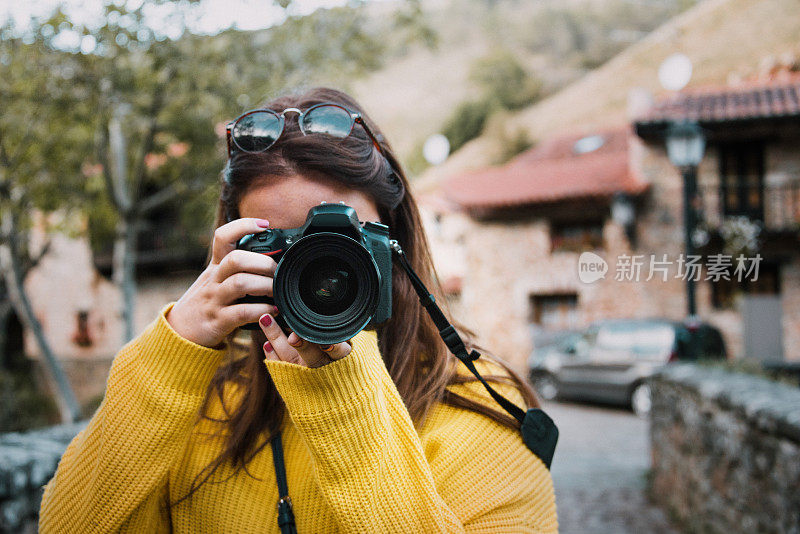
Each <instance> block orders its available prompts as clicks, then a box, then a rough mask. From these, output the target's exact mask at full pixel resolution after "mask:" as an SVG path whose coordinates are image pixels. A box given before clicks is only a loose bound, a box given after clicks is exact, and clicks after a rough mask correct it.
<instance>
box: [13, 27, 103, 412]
mask: <svg viewBox="0 0 800 534" xmlns="http://www.w3.org/2000/svg"><path fill="white" fill-rule="evenodd" d="M40 30H41V28H36V29H34V30H31V31H32V32H38V31H40ZM37 35H39V36H40V35H41V34H29V35H27V36H26V37H25V39H23V38H21V37H19V36H15V29H14V28H13V27H11V25H9V24H6V25H5V26H4V27H2V28H0V66H1V68H2V75H0V109H2V113H0V267H2V269H0V270H1V271H2V277H3V285H4V287H5V291H3V294H4V295H3V298H4V299H8V301H9V302H10V304H11V305H12V306H13V308H14V310H15V311H16V313H17V316H18V317H19V318H20V320H21V321H22V322H23V324H24V325H25V326H26V327H27V328H28V329H29V330H30V331H31V332H32V333H33V336H34V339H35V340H36V342H37V344H38V346H39V349H40V351H41V353H42V355H43V357H44V363H45V365H46V367H47V369H48V370H49V373H50V375H51V376H52V378H53V379H54V381H55V383H56V387H57V390H58V392H59V400H60V403H59V404H60V409H61V412H62V418H63V419H64V420H67V421H70V420H74V419H76V418H77V417H78V416H79V413H80V409H79V406H78V403H77V401H76V399H75V395H74V393H73V391H72V388H71V387H70V384H69V382H68V381H67V379H66V376H65V374H64V372H63V370H62V368H61V366H60V364H59V361H58V359H57V358H56V357H55V355H54V354H53V351H52V349H51V347H50V346H49V344H48V343H47V339H46V338H45V336H44V333H43V330H42V326H41V324H40V323H39V321H38V319H37V317H36V315H35V314H34V312H33V309H32V307H31V303H30V300H29V299H28V297H27V295H26V293H25V289H24V285H23V282H24V280H25V276H26V275H27V273H28V272H29V271H30V270H31V269H32V268H33V267H34V266H35V265H36V264H37V263H38V261H39V260H40V259H41V258H42V256H43V255H44V254H46V253H47V249H48V243H45V244H44V245H43V246H42V247H40V249H39V250H36V251H34V250H32V249H31V248H30V243H31V239H30V233H31V228H32V226H33V219H32V215H33V213H34V211H35V210H38V211H40V212H47V211H52V210H53V209H54V208H55V207H56V206H57V205H60V206H64V207H69V206H75V205H76V204H77V203H78V202H79V199H78V198H77V197H76V195H75V194H74V191H76V190H77V189H79V187H80V184H79V183H78V181H77V178H78V176H79V174H80V173H79V169H80V164H81V155H82V154H84V153H85V152H86V149H87V142H88V139H87V137H86V135H85V131H84V130H83V129H82V128H81V127H80V125H79V121H78V120H77V119H78V118H79V117H80V116H81V114H82V112H83V110H84V108H83V107H82V104H81V101H82V97H83V96H85V95H84V94H83V93H82V92H81V90H80V89H79V88H76V87H74V86H72V85H71V84H69V83H63V82H64V80H65V79H67V78H69V77H70V76H71V73H73V72H74V71H75V68H76V65H75V64H74V62H72V61H71V60H70V58H68V57H64V56H63V55H62V54H59V53H56V52H54V51H53V50H52V49H49V48H48V47H47V46H46V45H44V44H43V43H42V42H41V41H40V40H37V39H36V38H35V37H36V36H37ZM32 37H33V38H32ZM25 41H30V44H29V43H27V42H25ZM42 95H47V98H42ZM44 223H45V224H48V222H47V221H46V220H45V221H44ZM3 308H6V309H7V306H3ZM6 316H7V315H6ZM2 324H3V325H4V324H5V317H4V318H3V323H2Z"/></svg>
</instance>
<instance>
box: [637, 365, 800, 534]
mask: <svg viewBox="0 0 800 534" xmlns="http://www.w3.org/2000/svg"><path fill="white" fill-rule="evenodd" d="M651 446H652V462H653V466H652V477H651V481H650V490H651V494H652V498H653V499H654V500H655V501H656V502H658V503H659V504H660V505H662V506H663V507H664V508H665V509H666V510H667V511H668V512H669V513H670V514H671V515H672V516H673V518H674V519H675V521H676V522H677V523H679V524H681V525H682V526H683V527H684V528H685V530H686V531H688V532H702V533H714V532H720V533H726V534H728V533H733V532H792V533H796V532H800V389H798V388H797V387H793V386H789V385H786V384H780V383H777V382H773V381H771V380H768V379H765V378H761V377H756V376H751V375H745V374H741V373H732V372H729V371H724V370H721V369H718V368H706V367H702V366H695V365H689V364H686V365H676V366H671V367H670V368H668V369H667V370H665V371H663V372H662V373H661V374H660V375H659V376H657V377H656V379H655V380H654V382H653V409H652V413H651Z"/></svg>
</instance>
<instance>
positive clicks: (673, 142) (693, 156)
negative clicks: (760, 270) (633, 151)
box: [666, 121, 706, 318]
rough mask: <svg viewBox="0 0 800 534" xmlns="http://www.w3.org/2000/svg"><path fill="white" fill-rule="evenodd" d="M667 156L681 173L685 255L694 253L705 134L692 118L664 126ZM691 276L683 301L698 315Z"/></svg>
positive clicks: (690, 310) (687, 282)
mask: <svg viewBox="0 0 800 534" xmlns="http://www.w3.org/2000/svg"><path fill="white" fill-rule="evenodd" d="M666 144H667V156H668V157H669V161H670V162H671V163H672V164H673V165H675V166H676V167H677V168H678V169H679V170H680V171H681V175H682V176H683V226H684V241H685V248H686V258H687V260H688V258H689V257H690V256H692V255H693V254H694V243H693V242H692V236H693V234H694V229H695V228H694V227H695V224H696V223H697V213H696V208H695V202H696V199H697V166H698V165H700V161H701V160H702V159H703V153H704V152H705V148H706V138H705V135H704V134H703V129H702V128H700V126H699V125H698V124H697V123H696V122H694V121H686V122H676V123H673V124H672V125H670V126H669V128H667V132H666ZM694 289H695V288H694V279H693V277H692V276H687V277H686V301H687V312H688V315H689V318H693V317H694V316H695V315H697V303H696V301H695V295H694Z"/></svg>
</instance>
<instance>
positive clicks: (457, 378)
mask: <svg viewBox="0 0 800 534" xmlns="http://www.w3.org/2000/svg"><path fill="white" fill-rule="evenodd" d="M322 102H335V103H338V104H341V105H344V106H345V107H347V108H349V109H350V110H352V111H357V112H359V113H361V115H362V117H363V119H364V120H365V121H366V122H367V123H368V124H369V126H370V128H371V129H372V131H373V132H374V133H375V134H376V135H377V136H378V138H379V139H382V141H381V147H382V148H383V149H384V151H385V153H386V154H387V158H388V160H389V161H387V158H384V157H383V156H382V155H381V154H380V153H379V151H378V150H375V148H374V146H373V144H372V142H371V141H370V139H369V137H368V136H367V134H366V132H365V131H364V129H363V128H361V127H360V126H359V125H356V126H355V127H354V129H353V132H352V133H351V134H350V136H348V137H347V138H345V139H337V138H333V137H331V136H326V135H314V134H312V135H307V136H306V135H303V134H302V133H301V132H300V131H299V128H298V126H297V121H296V120H292V119H293V118H294V115H292V114H290V115H288V116H287V118H286V126H285V130H284V133H283V135H282V136H281V137H280V138H279V139H278V141H277V142H276V143H275V145H273V146H272V147H270V149H269V150H267V151H265V152H263V153H257V154H252V153H243V152H241V151H239V152H235V153H234V154H233V155H232V156H231V157H230V158H229V160H228V162H227V165H226V166H225V169H224V170H223V173H222V179H221V188H222V189H221V193H220V198H219V205H218V208H217V218H216V222H215V225H214V227H215V228H217V227H219V226H221V225H223V224H225V223H226V222H227V221H229V220H233V219H236V218H238V217H239V214H238V204H239V201H240V200H241V199H242V197H243V196H244V194H245V193H246V192H247V191H248V189H249V188H250V187H253V186H254V185H256V184H258V183H259V182H261V183H263V182H262V181H263V180H269V179H270V178H271V177H277V176H286V175H290V174H301V175H304V176H310V177H313V176H315V175H317V176H319V175H322V176H326V177H328V178H331V179H333V180H335V181H337V182H340V183H342V184H345V185H347V186H348V187H352V188H353V189H357V190H360V191H363V192H365V193H366V194H367V195H368V196H369V197H370V198H371V199H373V201H374V202H375V203H376V205H377V206H378V212H379V215H380V216H381V220H382V222H384V223H385V224H387V225H388V226H389V230H390V234H391V237H392V238H393V239H396V240H397V241H398V242H399V243H400V246H401V247H402V248H403V250H404V251H405V254H406V257H407V259H408V261H409V263H410V264H411V266H412V268H413V269H414V270H415V271H416V272H417V274H418V275H419V277H420V279H421V280H422V281H423V283H424V284H425V285H426V286H427V287H428V288H429V289H430V290H431V292H432V293H433V294H434V296H435V297H436V298H437V302H440V303H442V302H445V299H443V298H440V297H441V296H442V291H441V288H440V286H439V283H438V281H437V278H436V274H435V270H434V266H433V262H432V261H431V256H430V252H429V249H428V243H427V239H426V237H425V233H424V231H423V227H422V222H421V219H420V215H419V212H418V210H417V205H416V202H415V201H414V197H413V196H412V195H411V194H410V193H409V191H408V182H407V179H406V177H405V174H404V173H403V171H402V169H401V167H400V165H399V163H398V161H397V159H396V158H395V156H394V153H393V152H392V149H391V147H390V146H389V144H388V142H386V141H385V138H384V137H383V136H381V135H380V130H379V129H378V127H377V126H376V125H375V123H374V122H372V121H371V120H370V119H369V117H368V116H367V115H366V114H365V113H364V111H363V109H362V108H361V107H360V106H359V105H358V103H356V102H355V101H354V100H353V99H352V98H351V97H349V96H348V95H346V94H344V93H342V92H341V91H337V90H335V89H328V88H316V89H311V90H309V91H307V92H305V93H303V94H300V95H290V96H283V97H281V98H277V99H275V100H273V101H271V102H269V103H268V104H266V106H264V107H265V108H268V109H272V110H275V111H277V112H279V113H280V112H281V111H283V110H284V109H286V108H290V107H294V108H299V109H301V110H304V109H307V108H309V107H310V106H313V105H315V104H319V103H322ZM390 164H391V166H392V167H394V169H395V170H396V171H397V173H396V174H397V177H396V178H395V177H393V176H391V175H392V172H391V167H390V166H389V165H390ZM210 259H211V252H210V251H209V257H208V260H207V262H208V261H210ZM392 309H393V313H392V317H391V318H390V319H389V320H388V321H387V322H385V323H383V324H381V325H379V326H378V327H377V328H376V330H377V335H378V346H379V349H380V352H381V355H382V357H383V360H384V362H385V364H386V368H387V370H388V372H389V375H390V376H391V377H392V380H393V381H394V383H395V385H396V386H397V390H398V392H399V393H400V396H401V397H402V399H403V401H404V403H405V405H406V408H407V409H408V411H409V414H410V415H411V418H412V420H413V421H414V423H415V424H416V425H420V424H421V423H422V421H423V420H424V418H425V416H426V414H427V413H428V411H429V409H430V408H431V407H432V406H433V405H434V403H436V402H443V403H447V404H449V405H452V406H457V407H461V408H465V409H468V410H472V411H475V412H478V413H481V414H484V415H486V416H487V417H490V418H491V419H494V420H495V421H498V422H500V423H502V424H504V425H507V426H509V427H511V428H515V429H518V428H519V423H518V422H517V421H516V420H515V419H513V418H512V417H510V416H509V415H507V414H506V413H504V412H501V411H499V410H497V409H494V408H491V407H489V406H487V405H485V404H482V403H479V402H476V401H474V400H471V399H468V398H466V397H463V396H461V395H458V394H456V393H453V392H452V391H450V390H448V389H446V388H447V386H449V385H451V384H457V383H464V382H470V381H474V380H475V379H474V378H473V377H468V376H464V375H457V374H456V371H457V366H456V365H455V363H456V359H455V357H454V356H452V355H451V354H450V353H449V352H448V350H447V347H446V346H445V345H444V343H443V342H442V340H441V338H440V337H439V334H438V330H437V329H436V327H435V326H434V324H433V322H432V321H431V319H430V318H429V317H428V315H427V312H426V311H425V309H424V308H423V307H422V306H421V305H420V303H419V300H418V298H417V295H416V293H415V292H414V289H413V287H412V286H411V284H410V282H409V280H408V278H407V277H406V275H405V273H404V272H403V271H402V270H401V269H399V268H396V269H394V272H393V274H392ZM445 312H447V310H445ZM456 326H457V327H459V330H460V331H461V332H462V333H463V334H464V335H465V337H466V338H467V340H468V341H470V342H471V340H472V339H473V337H474V336H473V335H472V332H470V331H469V330H466V329H464V328H463V327H460V325H456ZM238 333H239V329H236V330H234V331H233V332H232V333H231V334H230V335H229V336H228V344H227V346H228V349H229V351H230V352H231V354H229V359H228V360H227V363H225V364H224V365H222V366H221V367H220V368H219V369H218V371H217V373H216V375H215V376H214V378H213V379H212V381H211V384H210V386H209V390H208V395H207V397H206V403H205V407H204V409H203V413H202V417H204V418H206V419H211V417H210V416H209V415H208V407H209V402H210V401H211V399H213V398H214V397H215V396H216V397H217V398H218V399H219V401H220V403H221V404H222V406H223V410H224V411H225V413H226V415H227V418H226V419H224V420H218V419H211V420H214V421H217V422H220V423H223V424H224V425H225V426H227V430H228V432H227V434H228V435H227V436H226V437H225V438H224V439H225V440H224V445H223V450H222V452H221V453H220V454H219V456H218V457H217V458H216V459H215V460H214V461H212V462H211V463H210V464H209V465H208V466H206V468H205V469H203V470H202V471H201V472H200V473H199V474H198V475H197V477H196V478H195V480H194V481H193V483H192V486H191V489H190V491H189V493H188V494H187V495H186V496H184V497H183V498H181V499H180V500H179V501H178V502H180V501H182V500H183V499H185V498H187V497H189V496H191V495H192V493H194V492H195V491H196V490H197V489H198V488H199V487H200V485H202V484H203V483H204V482H205V481H207V480H208V479H209V477H210V476H211V475H212V474H213V473H214V471H216V469H217V468H218V467H219V466H220V465H222V464H223V463H224V462H227V461H230V462H231V464H232V465H233V466H234V467H235V471H234V472H238V470H240V469H244V470H245V471H246V470H247V464H248V463H249V461H250V460H251V459H252V458H253V457H254V456H255V455H256V454H257V453H258V452H259V451H260V450H261V449H262V448H263V447H264V446H265V445H266V444H267V443H268V442H269V440H270V438H271V437H272V436H273V435H274V434H275V433H276V432H277V431H278V430H279V429H280V426H281V421H282V419H283V417H284V416H285V406H284V404H283V401H282V400H281V398H280V396H279V395H278V392H277V390H276V388H275V385H274V383H273V382H272V380H271V378H270V375H269V373H268V372H267V370H266V366H265V365H264V364H263V359H264V354H263V350H262V345H263V343H264V341H266V338H265V336H264V333H263V332H262V331H261V330H254V331H250V341H251V342H250V343H249V344H245V345H244V346H242V344H241V343H239V342H238V341H237V340H236V339H235V338H236V337H237V334H238ZM237 347H238V348H243V349H244V351H245V352H246V355H245V357H243V358H242V357H239V358H236V357H235V355H234V354H232V352H233V351H235V350H236V349H237ZM492 359H493V360H494V361H496V362H498V363H499V364H500V365H501V366H502V367H503V368H505V369H506V371H507V372H508V375H509V376H500V375H487V376H486V377H485V378H486V379H487V380H491V381H494V382H504V383H510V384H513V385H515V386H516V387H517V388H518V389H519V391H520V392H521V394H522V397H523V399H524V400H525V402H526V403H527V404H528V406H538V402H537V400H536V397H535V395H534V393H533V390H532V389H531V388H530V386H529V385H528V384H527V383H526V382H525V381H524V380H523V379H522V378H520V377H519V375H517V374H516V373H515V372H514V371H513V370H511V369H509V368H508V367H507V366H506V365H505V364H504V363H503V362H501V361H500V360H497V359H496V358H492ZM459 365H460V364H459ZM231 384H235V385H238V386H240V390H241V395H238V396H237V401H236V406H227V405H226V404H225V398H224V397H225V393H224V390H225V387H226V385H231ZM259 440H260V441H259ZM173 504H176V503H173Z"/></svg>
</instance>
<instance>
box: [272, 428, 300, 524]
mask: <svg viewBox="0 0 800 534" xmlns="http://www.w3.org/2000/svg"><path fill="white" fill-rule="evenodd" d="M271 445H272V462H273V463H274V464H275V480H276V481H277V483H278V528H279V529H280V530H281V534H297V527H296V526H295V523H294V512H293V511H292V499H290V498H289V486H288V484H287V483H286V465H285V464H284V463H283V444H282V443H281V431H280V430H279V431H278V433H277V434H275V437H273V438H272V440H271Z"/></svg>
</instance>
